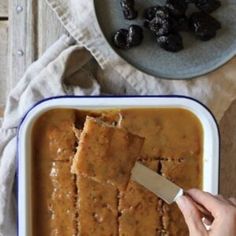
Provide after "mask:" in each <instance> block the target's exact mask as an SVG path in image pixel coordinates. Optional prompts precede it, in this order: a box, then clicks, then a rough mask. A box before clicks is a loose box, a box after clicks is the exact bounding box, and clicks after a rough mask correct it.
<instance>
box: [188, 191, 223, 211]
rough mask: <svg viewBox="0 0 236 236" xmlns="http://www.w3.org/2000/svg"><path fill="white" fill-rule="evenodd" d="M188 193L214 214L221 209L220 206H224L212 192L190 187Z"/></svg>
mask: <svg viewBox="0 0 236 236" xmlns="http://www.w3.org/2000/svg"><path fill="white" fill-rule="evenodd" d="M187 193H188V194H189V195H190V197H191V198H192V199H193V200H194V201H196V202H197V203H200V204H201V205H202V206H204V207H205V208H206V209H207V210H208V211H210V212H211V213H212V214H213V215H215V214H216V213H217V212H218V211H219V208H221V207H222V202H221V201H220V200H219V199H217V198H216V197H214V196H213V195H211V194H210V193H207V192H203V191H201V190H198V189H190V190H188V191H187Z"/></svg>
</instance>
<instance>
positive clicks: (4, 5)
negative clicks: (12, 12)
mask: <svg viewBox="0 0 236 236" xmlns="http://www.w3.org/2000/svg"><path fill="white" fill-rule="evenodd" d="M0 17H4V18H5V17H8V0H0Z"/></svg>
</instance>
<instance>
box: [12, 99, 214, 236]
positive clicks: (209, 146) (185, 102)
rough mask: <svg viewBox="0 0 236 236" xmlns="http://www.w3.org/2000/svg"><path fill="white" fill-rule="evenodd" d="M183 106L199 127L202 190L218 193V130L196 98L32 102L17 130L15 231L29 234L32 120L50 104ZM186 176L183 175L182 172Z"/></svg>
mask: <svg viewBox="0 0 236 236" xmlns="http://www.w3.org/2000/svg"><path fill="white" fill-rule="evenodd" d="M139 107H140V108H183V109H187V110H189V111H191V112H192V113H194V114H195V115H196V116H197V117H198V118H199V120H200V122H201V123H202V127H203V136H204V137H203V139H204V141H203V143H204V151H203V159H204V162H203V163H204V164H203V165H204V167H203V190H205V191H208V192H211V193H213V194H217V193H218V183H219V132H218V126H217V124H216V121H215V119H214V117H213V115H212V114H211V113H210V111H209V110H208V109H207V108H206V107H204V106H203V105H202V104H201V103H199V102H198V101H196V100H194V99H191V98H188V97H182V96H154V97H153V96H151V97H55V98H50V99H47V100H44V101H41V102H39V103H38V104H36V105H35V106H34V107H33V108H32V109H31V110H30V111H29V112H28V113H27V114H26V116H25V117H24V119H23V120H22V123H21V125H20V127H19V132H18V173H17V174H18V235H19V236H31V235H32V228H31V227H32V222H31V220H32V217H31V216H32V212H31V207H30V206H31V191H30V190H31V176H30V173H31V171H30V170H31V133H32V127H33V125H34V122H35V121H36V120H37V118H38V117H39V116H40V115H42V114H43V113H44V112H46V111H48V110H50V109H54V108H71V109H80V110H81V109H85V110H88V109H89V110H91V109H107V108H139ZM186 177H187V176H186Z"/></svg>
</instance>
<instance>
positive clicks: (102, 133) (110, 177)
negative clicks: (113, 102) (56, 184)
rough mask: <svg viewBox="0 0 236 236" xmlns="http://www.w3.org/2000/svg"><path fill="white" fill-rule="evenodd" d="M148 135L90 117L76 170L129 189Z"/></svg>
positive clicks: (75, 161)
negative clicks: (133, 169)
mask: <svg viewBox="0 0 236 236" xmlns="http://www.w3.org/2000/svg"><path fill="white" fill-rule="evenodd" d="M143 142H144V139H143V138H141V137H139V136H137V135H133V134H131V133H128V132H127V131H126V130H124V129H121V128H116V127H113V126H110V125H107V124H105V123H103V122H101V121H99V120H98V119H94V118H92V117H87V118H86V121H85V124H84V129H83V132H82V133H81V136H80V140H79V147H78V150H77V153H76V155H75V158H74V161H73V165H72V172H73V173H75V174H77V175H83V176H87V177H91V178H93V179H94V180H96V181H99V182H104V183H111V184H112V185H114V186H116V187H117V188H119V189H125V188H126V186H127V184H128V181H129V178H130V175H131V170H132V168H133V167H134V164H135V162H136V160H137V158H138V156H139V153H140V152H141V149H142V146H143Z"/></svg>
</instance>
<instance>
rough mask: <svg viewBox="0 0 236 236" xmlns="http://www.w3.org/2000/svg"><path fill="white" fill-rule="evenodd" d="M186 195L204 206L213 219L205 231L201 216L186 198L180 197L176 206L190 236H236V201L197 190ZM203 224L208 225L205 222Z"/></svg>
mask: <svg viewBox="0 0 236 236" xmlns="http://www.w3.org/2000/svg"><path fill="white" fill-rule="evenodd" d="M187 194H188V195H189V196H190V197H191V198H192V199H193V200H194V201H195V202H196V203H199V204H200V205H202V206H204V207H205V208H206V209H207V210H208V211H209V212H210V213H211V214H212V216H213V217H214V221H213V222H212V224H211V225H210V226H209V229H208V230H207V229H206V227H205V225H204V224H203V220H202V218H203V216H202V214H201V213H200V211H198V209H197V208H196V205H195V204H194V202H193V200H192V199H191V198H190V197H188V196H181V197H180V198H178V199H177V204H178V206H179V208H180V210H181V212H182V213H183V215H184V219H185V221H186V224H187V225H188V229H189V235H190V236H235V235H236V199H235V198H230V199H225V198H223V197H222V196H214V195H212V194H210V193H206V192H202V191H200V190H198V189H191V190H189V191H187ZM204 223H206V224H209V222H207V220H205V221H204Z"/></svg>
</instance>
